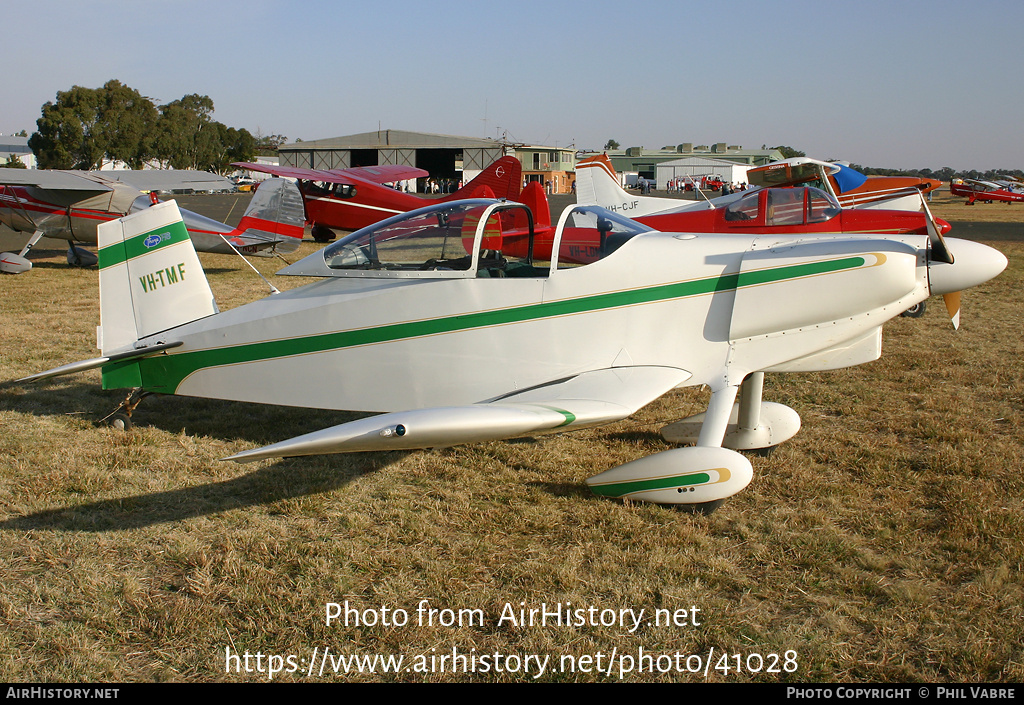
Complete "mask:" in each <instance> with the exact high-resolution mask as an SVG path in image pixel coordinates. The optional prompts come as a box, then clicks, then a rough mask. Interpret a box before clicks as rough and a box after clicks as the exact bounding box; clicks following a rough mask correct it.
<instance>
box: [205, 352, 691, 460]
mask: <svg viewBox="0 0 1024 705" xmlns="http://www.w3.org/2000/svg"><path fill="white" fill-rule="evenodd" d="M690 376H691V375H690V373H689V372H687V371H686V370H680V369H677V368H673V367H653V366H638V367H612V368H608V369H603V370H594V371H592V372H585V373H583V374H579V375H576V376H574V377H570V378H568V379H563V380H558V381H555V382H552V383H550V384H545V385H541V386H538V387H534V388H532V389H527V390H524V391H520V392H513V393H510V394H507V395H505V396H502V397H499V398H496V399H491V400H489V401H485V402H480V403H477V404H469V405H467V406H451V407H439V408H431V409H415V410H412V411H396V412H392V413H388V414H380V415H378V416H371V417H368V418H365V419H359V420H358V421H351V422H349V423H344V424H340V425H338V426H332V427H331V428H326V429H323V430H321V431H315V432H314V433H307V434H305V435H303V436H297V437H296V438H292V439H289V440H287V441H281V442H280V443H274V444H273V445H269V446H264V447H263V448H255V449H253V450H247V451H243V452H241V453H237V454H235V455H232V456H231V457H230V458H225V460H234V461H236V462H239V463H247V462H251V461H254V460H263V459H265V458H280V457H291V456H297V455H323V454H327V453H348V452H355V451H369V450H402V449H412V448H435V447H444V446H451V445H457V444H460V443H472V442H477V441H490V440H499V439H502V438H512V437H515V436H522V435H528V434H534V433H549V432H554V431H562V430H568V429H574V428H583V427H586V426H595V425H598V424H603V423H609V422H612V421H618V420H620V419H624V418H626V417H627V416H629V415H630V414H632V413H634V412H635V411H637V410H638V409H639V408H641V407H642V406H645V405H646V404H648V403H650V402H651V401H653V400H655V399H657V398H658V397H660V396H661V395H662V394H665V393H666V392H667V391H669V390H670V389H673V388H674V387H677V386H679V385H680V384H682V383H683V382H685V381H686V380H687V379H689V378H690Z"/></svg>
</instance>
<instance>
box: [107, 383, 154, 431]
mask: <svg viewBox="0 0 1024 705" xmlns="http://www.w3.org/2000/svg"><path fill="white" fill-rule="evenodd" d="M151 393H152V392H144V391H142V388H141V387H136V388H135V389H133V390H132V391H131V392H130V393H129V394H128V396H127V397H125V399H124V401H123V402H121V404H120V405H119V406H118V407H117V408H116V409H114V410H113V411H111V412H110V413H109V414H107V415H106V416H104V417H103V418H102V419H100V420H99V424H100V425H107V426H110V427H111V428H116V429H118V430H120V431H127V430H128V429H130V428H131V427H132V412H133V411H135V407H137V406H138V405H139V404H141V403H142V400H143V399H145V398H146V397H148V396H149V395H150V394H151Z"/></svg>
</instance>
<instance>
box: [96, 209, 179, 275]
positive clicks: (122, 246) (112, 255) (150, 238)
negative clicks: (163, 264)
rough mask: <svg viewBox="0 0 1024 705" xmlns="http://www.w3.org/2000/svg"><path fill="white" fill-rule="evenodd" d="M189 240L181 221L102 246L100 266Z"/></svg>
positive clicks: (116, 262)
mask: <svg viewBox="0 0 1024 705" xmlns="http://www.w3.org/2000/svg"><path fill="white" fill-rule="evenodd" d="M185 240H188V230H187V229H186V228H185V224H184V223H183V222H181V221H178V222H176V223H169V224H167V225H166V226H162V227H159V228H157V229H155V230H150V231H149V232H145V233H142V234H141V235H136V236H135V237H131V238H128V239H127V240H125V241H123V242H116V243H114V244H113V245H108V246H107V247H104V248H102V249H101V250H100V251H99V253H98V255H99V268H100V269H104V268H105V267H113V266H114V265H118V264H121V263H122V262H127V261H128V260H131V259H135V258H136V257H140V256H142V255H145V254H149V253H150V252H156V251H157V250H159V249H162V248H164V247H169V246H170V245H174V244H176V243H179V242H184V241H185Z"/></svg>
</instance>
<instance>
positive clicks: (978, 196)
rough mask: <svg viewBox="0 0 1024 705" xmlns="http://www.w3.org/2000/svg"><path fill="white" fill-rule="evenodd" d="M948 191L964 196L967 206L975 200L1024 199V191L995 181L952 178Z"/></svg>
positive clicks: (1006, 200) (1004, 200)
mask: <svg viewBox="0 0 1024 705" xmlns="http://www.w3.org/2000/svg"><path fill="white" fill-rule="evenodd" d="M949 192H950V193H951V194H953V195H954V196H966V197H967V205H969V206H973V205H974V204H975V203H976V202H977V201H981V202H982V203H992V201H1002V202H1003V203H1013V202H1015V201H1024V193H1021V192H1020V191H1017V190H1016V189H1014V188H1013V187H1012V185H1010V184H1006V185H1003V184H1000V183H997V182H995V181H978V180H977V179H954V180H953V181H950V182H949Z"/></svg>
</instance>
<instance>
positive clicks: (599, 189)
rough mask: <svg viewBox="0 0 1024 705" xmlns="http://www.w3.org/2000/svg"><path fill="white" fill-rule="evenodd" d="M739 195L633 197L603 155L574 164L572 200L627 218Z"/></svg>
mask: <svg viewBox="0 0 1024 705" xmlns="http://www.w3.org/2000/svg"><path fill="white" fill-rule="evenodd" d="M741 195H742V194H730V195H728V196H719V197H718V198H715V199H713V202H712V201H709V200H707V199H705V200H703V201H700V200H698V201H686V200H682V199H678V198H664V197H662V196H636V195H634V194H631V193H629V192H628V191H626V190H625V189H623V188H622V186H620V185H619V178H618V176H617V175H616V173H615V169H614V167H612V161H611V159H609V158H608V155H607V154H598V155H595V156H593V157H587V158H586V159H583V160H581V161H579V162H577V163H576V202H577V203H579V204H589V205H597V206H601V207H603V208H607V209H608V210H610V211H612V212H613V213H621V214H622V215H624V216H626V217H627V218H639V217H641V216H645V215H654V214H656V213H657V214H660V213H679V212H682V211H692V210H707V209H709V208H714V207H715V206H718V205H727V204H729V203H731V202H733V201H735V200H736V199H737V198H739V197H740V196H741Z"/></svg>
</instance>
